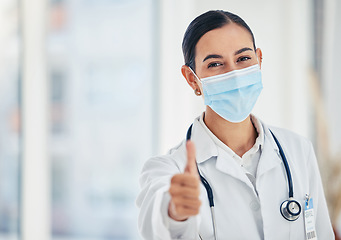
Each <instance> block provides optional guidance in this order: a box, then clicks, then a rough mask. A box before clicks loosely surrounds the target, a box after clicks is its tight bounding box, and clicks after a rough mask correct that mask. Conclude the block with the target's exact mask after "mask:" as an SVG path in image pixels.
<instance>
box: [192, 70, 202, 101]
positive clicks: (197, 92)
mask: <svg viewBox="0 0 341 240" xmlns="http://www.w3.org/2000/svg"><path fill="white" fill-rule="evenodd" d="M189 69H190V70H191V72H192V73H193V75H194V76H195V77H196V79H197V80H198V81H199V82H200V83H201V84H202V81H201V80H200V78H199V77H198V76H197V75H196V74H195V72H194V71H193V69H192V68H191V67H189ZM194 93H195V95H197V96H201V91H200V89H195V90H194Z"/></svg>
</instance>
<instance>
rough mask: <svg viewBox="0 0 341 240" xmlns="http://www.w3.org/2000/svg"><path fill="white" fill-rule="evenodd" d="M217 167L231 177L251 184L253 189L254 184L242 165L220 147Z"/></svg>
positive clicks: (248, 184)
mask: <svg viewBox="0 0 341 240" xmlns="http://www.w3.org/2000/svg"><path fill="white" fill-rule="evenodd" d="M216 168H217V169H218V170H219V171H221V172H223V173H226V174H228V175H230V176H231V177H234V178H236V179H238V180H240V181H242V182H244V183H245V184H246V185H247V186H249V187H250V188H251V189H252V190H253V189H254V188H253V185H252V183H251V182H250V180H249V178H248V177H247V176H246V174H245V172H244V171H243V169H242V167H241V166H239V164H238V163H237V161H236V160H235V159H233V157H232V156H230V155H229V154H228V153H227V152H226V151H224V150H223V149H221V148H218V157H217V162H216Z"/></svg>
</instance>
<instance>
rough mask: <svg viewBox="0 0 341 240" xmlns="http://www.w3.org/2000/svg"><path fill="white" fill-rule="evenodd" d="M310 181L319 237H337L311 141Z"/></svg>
mask: <svg viewBox="0 0 341 240" xmlns="http://www.w3.org/2000/svg"><path fill="white" fill-rule="evenodd" d="M308 160H309V162H308V169H309V173H310V175H309V178H310V179H309V182H310V184H311V186H310V187H311V192H310V196H311V197H313V204H314V209H315V211H314V213H315V226H316V235H317V238H318V239H326V240H327V239H328V240H329V239H335V236H334V233H333V229H332V225H331V222H330V218H329V213H328V208H327V203H326V199H325V196H324V191H323V186H322V181H321V177H320V172H319V168H318V164H317V160H316V156H315V153H314V149H313V146H312V144H311V143H310V150H309V158H308Z"/></svg>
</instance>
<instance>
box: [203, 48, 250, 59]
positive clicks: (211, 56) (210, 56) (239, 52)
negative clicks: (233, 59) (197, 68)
mask: <svg viewBox="0 0 341 240" xmlns="http://www.w3.org/2000/svg"><path fill="white" fill-rule="evenodd" d="M245 51H253V50H252V49H251V48H248V47H245V48H242V49H239V50H238V51H236V52H235V53H234V55H238V54H241V53H243V52H245ZM210 58H223V56H221V55H218V54H210V55H207V56H206V57H205V58H204V60H202V61H203V62H205V61H206V60H207V59H210Z"/></svg>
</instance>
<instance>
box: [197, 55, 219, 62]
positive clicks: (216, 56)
mask: <svg viewBox="0 0 341 240" xmlns="http://www.w3.org/2000/svg"><path fill="white" fill-rule="evenodd" d="M210 58H223V56H221V55H218V54H210V55H207V56H206V57H205V58H204V60H202V62H205V61H206V60H207V59H210Z"/></svg>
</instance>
